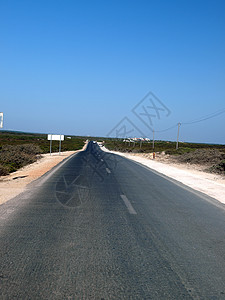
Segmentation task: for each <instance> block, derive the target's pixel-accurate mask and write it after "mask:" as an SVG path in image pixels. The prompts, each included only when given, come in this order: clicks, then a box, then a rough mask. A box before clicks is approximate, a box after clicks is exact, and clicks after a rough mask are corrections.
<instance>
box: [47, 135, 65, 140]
mask: <svg viewBox="0 0 225 300" xmlns="http://www.w3.org/2000/svg"><path fill="white" fill-rule="evenodd" d="M48 140H49V141H64V135H62V134H48Z"/></svg>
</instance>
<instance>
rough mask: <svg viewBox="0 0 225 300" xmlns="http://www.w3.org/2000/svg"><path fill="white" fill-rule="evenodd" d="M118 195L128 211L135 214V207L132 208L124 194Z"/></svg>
mask: <svg viewBox="0 0 225 300" xmlns="http://www.w3.org/2000/svg"><path fill="white" fill-rule="evenodd" d="M120 197H121V198H122V200H123V202H124V203H125V205H126V207H127V209H128V211H129V213H130V214H131V215H136V214H137V212H136V211H135V209H134V208H133V206H132V204H131V203H130V201H129V200H128V199H127V196H126V195H120Z"/></svg>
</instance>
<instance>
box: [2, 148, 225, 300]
mask: <svg viewBox="0 0 225 300" xmlns="http://www.w3.org/2000/svg"><path fill="white" fill-rule="evenodd" d="M0 225H1V226H0V231H1V235H0V245H1V246H0V257H1V264H0V265H1V269H0V284H1V291H0V299H225V211H224V206H223V205H221V204H219V203H217V202H216V201H215V202H214V201H213V200H212V199H210V198H209V197H207V196H204V195H200V194H199V193H197V192H196V193H195V192H193V191H192V190H190V189H188V188H185V187H183V186H182V185H179V184H178V183H174V182H173V181H172V180H168V179H167V178H165V177H162V176H160V175H159V174H157V173H156V172H153V171H151V170H149V169H147V168H145V167H143V166H140V165H138V164H137V163H134V162H132V161H130V160H127V159H125V158H122V157H119V156H116V155H114V154H110V153H106V152H102V151H101V150H100V148H99V147H98V145H97V144H94V143H89V145H88V147H87V149H86V151H84V152H80V153H78V154H76V155H74V156H73V157H72V158H70V159H69V160H67V161H66V162H64V163H62V164H61V167H60V168H59V167H56V168H55V169H54V171H51V172H50V173H48V174H47V175H45V176H43V177H41V178H40V179H38V180H37V181H36V182H35V183H34V184H32V186H30V188H29V190H28V191H27V192H25V193H24V194H22V195H20V196H18V197H16V198H14V199H12V200H10V201H8V202H7V203H5V204H3V205H2V206H0Z"/></svg>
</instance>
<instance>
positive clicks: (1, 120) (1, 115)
mask: <svg viewBox="0 0 225 300" xmlns="http://www.w3.org/2000/svg"><path fill="white" fill-rule="evenodd" d="M2 127H3V112H0V128H2Z"/></svg>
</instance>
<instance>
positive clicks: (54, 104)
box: [0, 0, 225, 144]
mask: <svg viewBox="0 0 225 300" xmlns="http://www.w3.org/2000/svg"><path fill="white" fill-rule="evenodd" d="M149 91H151V92H153V93H154V94H155V95H156V96H157V97H158V98H159V99H160V101H162V103H163V104H164V105H165V106H166V107H167V108H168V109H169V110H170V112H171V113H170V114H169V116H167V117H166V116H162V117H160V119H159V120H157V121H156V120H155V123H154V129H155V130H163V129H165V128H168V127H170V126H173V125H174V124H176V123H177V122H181V123H182V122H188V121H192V120H194V119H198V118H201V117H202V116H205V115H208V114H210V113H212V112H216V111H218V110H220V109H224V108H225V1H224V0H222V1H219V0H214V1H213V0H212V1H207V0H204V1H199V0H194V1H192V0H186V1H185V0H179V1H172V0H171V1H166V0H165V1H160V0H159V1H151V0H148V1H145V0H140V1H138V0H136V1H133V0H129V1H127V0H120V1H118V0H111V1H89V0H87V1H75V0H64V1H62V0H60V1H59V0H36V1H35V0H34V1H30V0H29V1H28V0H27V1H24V0H20V1H18V0H0V111H3V112H4V114H5V122H4V129H7V130H21V131H29V132H43V133H62V134H74V135H97V136H105V135H107V134H108V132H109V131H110V130H111V129H112V128H113V127H114V126H115V125H116V124H117V123H118V122H119V121H120V120H121V119H122V118H123V117H125V116H127V117H128V118H129V120H131V121H132V123H133V124H135V126H137V127H138V128H141V130H142V132H144V134H146V135H149V136H150V137H151V136H152V132H151V130H149V129H148V128H147V127H146V126H145V125H144V124H143V123H142V122H141V121H140V119H138V118H137V116H135V115H134V114H133V113H132V111H131V110H132V108H133V107H134V106H135V105H136V104H137V103H138V102H139V101H140V100H141V99H142V98H143V97H144V96H145V95H146V94H147V93H148V92H149ZM176 132H177V128H173V129H171V130H168V131H165V132H161V133H157V134H156V138H157V139H169V140H175V139H176ZM180 139H181V140H183V141H194V142H211V143H222V144H224V143H225V114H222V115H219V116H217V117H215V118H212V119H209V120H206V121H204V122H200V123H196V124H192V125H181V131H180Z"/></svg>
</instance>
